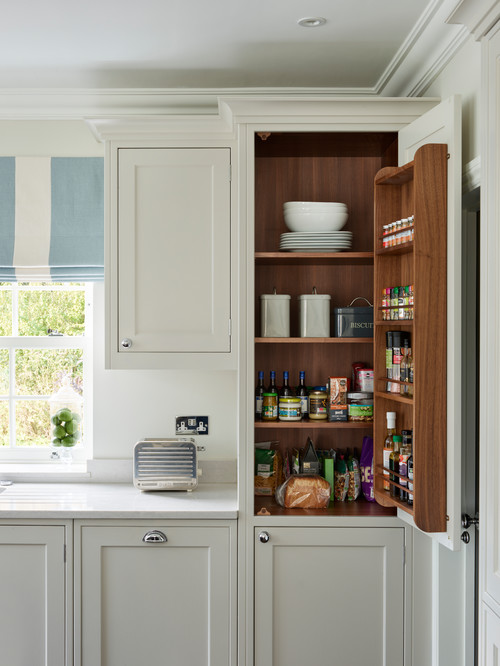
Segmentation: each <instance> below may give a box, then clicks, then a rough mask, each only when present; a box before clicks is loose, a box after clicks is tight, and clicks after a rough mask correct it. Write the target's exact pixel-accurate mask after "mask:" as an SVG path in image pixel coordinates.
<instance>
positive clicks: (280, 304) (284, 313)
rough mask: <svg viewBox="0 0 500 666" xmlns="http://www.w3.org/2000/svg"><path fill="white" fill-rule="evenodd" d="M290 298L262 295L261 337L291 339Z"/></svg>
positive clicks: (287, 296) (280, 295)
mask: <svg viewBox="0 0 500 666" xmlns="http://www.w3.org/2000/svg"><path fill="white" fill-rule="evenodd" d="M290 298H291V297H290V296H289V295H288V294H277V293H276V289H274V293H273V294H262V295H261V297H260V313H261V337H263V338H289V337H290Z"/></svg>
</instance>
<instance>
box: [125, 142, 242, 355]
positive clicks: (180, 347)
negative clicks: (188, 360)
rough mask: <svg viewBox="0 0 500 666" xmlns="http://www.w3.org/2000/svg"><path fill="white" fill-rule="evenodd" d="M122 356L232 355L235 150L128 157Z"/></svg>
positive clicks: (133, 152)
mask: <svg viewBox="0 0 500 666" xmlns="http://www.w3.org/2000/svg"><path fill="white" fill-rule="evenodd" d="M118 169H119V197H118V239H117V243H118V257H119V258H118V318H119V325H118V340H117V341H116V344H117V349H118V351H124V350H123V348H122V347H121V346H120V342H121V340H122V339H123V338H129V339H131V340H132V346H131V347H130V349H128V350H127V351H124V353H127V354H133V353H134V352H228V351H230V339H229V318H230V150H229V149H228V148H211V149H190V148H163V149H131V148H128V149H120V150H119V166H118Z"/></svg>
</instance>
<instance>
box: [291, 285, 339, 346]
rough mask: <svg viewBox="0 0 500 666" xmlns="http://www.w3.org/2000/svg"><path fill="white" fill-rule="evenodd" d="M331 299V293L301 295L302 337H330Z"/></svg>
mask: <svg viewBox="0 0 500 666" xmlns="http://www.w3.org/2000/svg"><path fill="white" fill-rule="evenodd" d="M330 300H331V297H330V295H329V294H317V293H316V288H314V289H313V293H312V294H303V295H302V296H299V308H300V337H301V338H329V337H330Z"/></svg>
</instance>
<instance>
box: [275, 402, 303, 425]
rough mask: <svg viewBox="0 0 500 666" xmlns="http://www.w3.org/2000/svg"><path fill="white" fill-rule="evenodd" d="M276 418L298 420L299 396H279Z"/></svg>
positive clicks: (299, 413) (299, 416)
mask: <svg viewBox="0 0 500 666" xmlns="http://www.w3.org/2000/svg"><path fill="white" fill-rule="evenodd" d="M278 418H279V420H280V421H300V419H301V418H302V409H301V400H300V398H289V397H284V398H280V399H279V410H278Z"/></svg>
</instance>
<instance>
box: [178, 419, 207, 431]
mask: <svg viewBox="0 0 500 666" xmlns="http://www.w3.org/2000/svg"><path fill="white" fill-rule="evenodd" d="M175 434H176V435H208V416H176V417H175Z"/></svg>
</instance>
